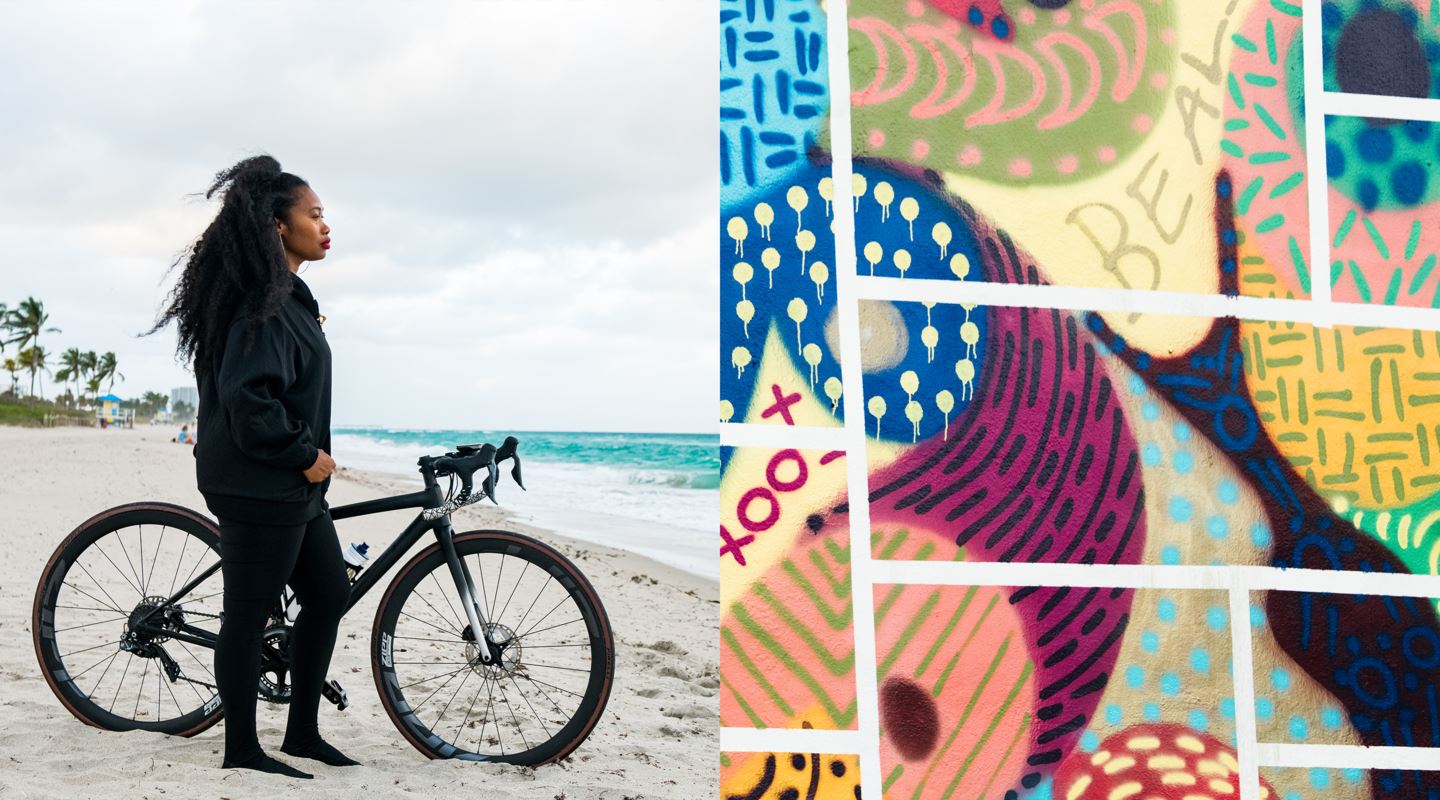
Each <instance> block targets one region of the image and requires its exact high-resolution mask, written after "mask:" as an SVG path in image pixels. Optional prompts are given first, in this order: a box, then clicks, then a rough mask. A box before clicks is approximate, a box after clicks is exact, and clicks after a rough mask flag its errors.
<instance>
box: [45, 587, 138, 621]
mask: <svg viewBox="0 0 1440 800" xmlns="http://www.w3.org/2000/svg"><path fill="white" fill-rule="evenodd" d="M65 585H66V586H70V588H72V589H75V587H74V586H71V585H70V584H68V583H66V584H65ZM75 590H76V591H79V589H75ZM55 608H71V609H74V610H76V611H113V612H115V613H117V614H125V612H124V611H121V610H120V609H118V608H96V607H95V606H62V605H58V604H57V605H56V606H55ZM125 616H127V617H128V616H130V615H129V614H125Z"/></svg>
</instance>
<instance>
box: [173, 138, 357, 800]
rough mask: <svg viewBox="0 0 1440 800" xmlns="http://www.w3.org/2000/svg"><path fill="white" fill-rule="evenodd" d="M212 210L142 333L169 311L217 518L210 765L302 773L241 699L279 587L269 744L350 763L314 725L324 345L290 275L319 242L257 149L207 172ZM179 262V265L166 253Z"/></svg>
mask: <svg viewBox="0 0 1440 800" xmlns="http://www.w3.org/2000/svg"><path fill="white" fill-rule="evenodd" d="M217 193H219V194H220V195H221V197H222V201H221V206H220V211H219V213H218V214H217V215H216V216H215V219H214V221H213V222H211V223H210V225H209V227H207V228H206V229H205V232H204V233H203V234H201V236H200V238H199V239H198V240H197V241H196V242H195V244H194V245H193V246H192V247H191V248H189V249H188V250H187V252H186V254H185V255H182V257H181V259H180V260H183V261H185V267H184V273H183V274H182V275H181V276H180V280H179V282H178V283H177V284H176V286H175V289H174V290H173V291H172V292H171V295H170V298H169V302H170V305H169V306H168V308H166V309H165V311H164V312H163V314H162V315H161V317H160V319H159V321H158V322H156V325H155V327H154V328H152V329H151V331H150V332H151V333H154V332H155V331H156V330H159V329H160V328H162V327H164V326H165V325H166V324H167V323H169V322H170V321H171V320H174V321H176V323H177V327H178V328H179V345H178V348H177V352H178V353H179V354H180V355H181V356H182V357H183V358H185V359H186V360H187V361H188V360H189V359H191V358H193V359H194V367H195V377H196V380H197V382H198V384H199V389H200V407H199V412H198V418H199V422H198V424H197V428H196V432H197V434H201V435H198V436H197V437H196V439H197V441H196V445H195V449H194V455H195V475H196V481H197V484H198V486H199V489H200V492H201V494H203V495H204V497H205V503H206V505H207V506H209V508H210V511H211V512H212V513H213V514H214V515H215V516H216V518H217V519H218V520H219V523H220V563H221V572H222V574H223V576H224V584H225V597H224V610H225V616H224V621H223V623H222V625H221V627H220V636H219V642H218V643H217V645H216V647H215V682H216V684H217V687H218V690H219V693H220V699H221V702H222V703H223V704H224V709H225V759H224V762H223V764H222V766H224V767H243V768H247V769H255V770H260V771H262V772H272V773H278V774H281V775H288V776H290V777H296V778H309V777H311V776H310V775H308V774H306V773H304V772H301V771H299V770H297V769H294V768H292V767H291V766H289V765H288V764H285V763H283V762H280V761H277V760H275V759H273V758H271V757H269V756H268V755H266V754H265V752H264V751H263V750H262V749H261V748H260V742H259V739H258V737H257V736H256V732H255V705H256V697H257V690H258V687H259V683H260V638H261V634H262V632H263V630H264V628H265V625H266V624H267V621H268V618H269V614H270V611H271V609H272V608H273V607H274V605H275V604H276V602H277V601H278V600H279V598H280V594H281V590H282V589H283V588H284V586H285V585H286V584H287V583H288V584H289V585H290V587H291V589H292V590H293V591H294V592H295V596H296V598H297V599H298V600H299V601H300V606H301V611H300V615H299V617H298V618H297V619H296V620H295V625H294V628H293V630H292V631H291V639H290V641H291V647H290V678H291V692H292V694H291V699H290V710H289V719H288V721H287V723H286V729H285V741H284V743H283V744H282V745H281V747H280V749H281V751H282V752H284V753H287V754H290V755H293V756H300V757H304V758H312V759H316V760H319V761H322V762H324V763H326V764H330V765H333V766H346V765H352V764H355V763H356V762H355V761H352V760H350V759H349V758H347V757H345V756H344V755H343V754H341V753H340V752H339V751H338V750H336V749H335V748H334V747H332V746H331V745H330V744H328V743H327V742H325V740H324V739H322V738H321V736H320V731H319V727H318V720H317V717H318V714H319V707H320V696H321V687H322V686H323V684H324V681H325V672H326V670H327V668H328V667H329V664H330V655H331V652H332V651H333V650H334V648H335V636H336V629H337V628H338V626H339V622H340V617H341V615H342V614H343V613H344V608H345V601H346V598H347V597H348V593H349V582H348V579H347V577H346V574H345V564H344V561H343V559H342V557H341V554H340V542H339V539H338V538H337V537H336V534H335V525H334V523H333V521H332V520H331V518H330V507H329V505H328V504H326V502H325V492H326V490H327V489H328V488H329V485H330V474H331V473H332V472H333V471H334V470H335V461H334V460H333V459H332V458H331V457H330V455H329V453H328V450H329V449H330V348H329V346H328V345H327V344H326V342H325V336H324V333H323V332H322V330H321V327H320V324H321V323H322V322H323V321H324V317H323V316H322V315H321V314H320V308H319V305H318V304H317V303H316V302H315V298H314V296H313V295H312V294H311V293H310V288H309V287H308V286H306V284H305V282H304V281H303V280H301V279H300V278H299V276H298V275H297V274H296V273H297V271H298V270H299V268H300V265H301V264H302V263H304V262H306V261H319V260H320V259H323V258H324V257H325V251H326V250H327V249H328V248H329V247H330V226H329V225H327V224H325V219H324V209H323V208H322V207H321V205H320V200H319V198H318V197H316V195H315V192H314V191H313V190H312V189H311V188H310V186H309V184H307V183H306V182H305V181H304V180H303V179H301V178H299V177H298V176H295V175H292V174H290V173H288V172H284V171H282V170H281V169H280V163H279V162H278V161H276V160H275V159H273V158H271V157H270V156H263V155H262V156H256V157H253V158H247V159H245V160H243V161H241V162H240V163H238V164H236V165H234V166H233V167H230V168H229V169H226V170H224V171H222V172H220V173H218V174H217V175H216V176H215V182H214V184H213V185H211V187H210V189H209V190H208V191H207V192H206V193H205V196H206V197H207V198H209V197H211V196H213V195H215V194H217ZM180 260H177V262H176V263H177V264H178V263H180Z"/></svg>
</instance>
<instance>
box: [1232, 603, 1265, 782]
mask: <svg viewBox="0 0 1440 800" xmlns="http://www.w3.org/2000/svg"><path fill="white" fill-rule="evenodd" d="M1230 664H1231V670H1230V680H1231V686H1230V691H1231V692H1232V694H1233V696H1234V698H1235V755H1236V760H1237V761H1239V762H1240V776H1239V777H1240V797H1241V798H1242V800H1251V799H1252V798H1253V800H1260V763H1259V753H1258V752H1257V750H1258V747H1259V745H1258V739H1259V735H1258V733H1257V732H1256V722H1255V654H1254V648H1253V646H1252V644H1251V641H1250V595H1249V593H1248V592H1246V591H1245V590H1244V589H1242V588H1239V587H1234V586H1232V587H1231V588H1230Z"/></svg>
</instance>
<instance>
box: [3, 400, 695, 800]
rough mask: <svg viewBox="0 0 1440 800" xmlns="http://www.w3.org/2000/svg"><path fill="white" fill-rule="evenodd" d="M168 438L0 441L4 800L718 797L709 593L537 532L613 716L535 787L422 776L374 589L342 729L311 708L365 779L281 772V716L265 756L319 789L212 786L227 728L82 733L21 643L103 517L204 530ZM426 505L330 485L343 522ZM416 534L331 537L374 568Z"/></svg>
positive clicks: (269, 728) (262, 718) (474, 509)
mask: <svg viewBox="0 0 1440 800" xmlns="http://www.w3.org/2000/svg"><path fill="white" fill-rule="evenodd" d="M172 435H173V431H171V430H170V429H168V428H161V427H157V428H136V429H134V430H104V431H102V430H97V429H77V428H57V429H25V428H10V427H4V426H0V645H3V646H0V797H6V798H8V797H26V798H28V797H66V798H71V797H79V798H86V799H87V800H89V799H90V798H109V797H116V798H119V797H124V798H134V797H152V798H153V797H162V796H163V797H167V798H174V797H181V798H190V797H197V798H198V797H212V798H213V797H231V798H242V797H262V796H270V795H273V794H275V793H278V792H283V793H285V794H286V795H294V796H302V797H342V796H343V797H352V798H353V797H359V796H362V793H363V796H365V797H367V798H368V797H391V796H402V795H414V794H426V795H440V794H449V793H451V792H454V791H455V790H462V789H463V790H468V791H469V793H470V794H471V795H472V796H485V797H494V798H509V797H514V798H544V800H551V798H560V797H564V798H570V799H573V800H590V799H591V798H596V799H598V800H608V799H612V798H613V800H621V798H631V797H633V798H642V797H643V798H662V797H663V798H669V797H673V798H695V797H712V796H714V793H715V791H716V790H715V788H714V787H715V781H716V774H717V761H716V758H717V750H718V745H719V741H718V720H717V712H718V701H717V691H718V689H717V687H718V685H719V678H718V670H717V667H716V664H717V661H718V651H717V643H718V611H717V608H718V607H717V605H716V603H717V602H718V588H717V586H716V584H714V583H711V582H708V581H705V580H704V579H702V578H698V577H695V576H693V575H690V574H688V573H685V572H681V571H679V570H675V569H672V568H669V567H666V566H663V565H660V564H657V563H655V562H653V561H650V560H648V559H646V558H644V557H642V556H638V555H634V554H631V553H626V552H623V551H619V550H613V549H608V548H605V547H601V546H599V545H594V544H590V543H584V542H574V541H571V540H566V539H562V538H560V537H558V536H554V535H552V534H549V533H547V532H544V531H536V530H534V529H533V528H532V529H528V530H527V531H526V532H528V533H531V534H538V535H539V537H540V538H542V539H544V540H545V541H547V542H549V543H551V544H553V545H555V546H557V547H558V548H559V549H560V550H562V551H563V552H565V553H566V554H567V555H568V556H570V557H571V558H572V559H574V560H575V561H576V564H577V565H578V566H579V567H580V568H581V569H582V570H583V571H584V572H585V573H586V575H587V576H588V577H589V578H590V580H591V582H592V583H593V584H594V585H595V588H596V591H597V592H598V593H599V595H600V597H601V599H602V601H603V602H604V604H605V607H606V610H607V611H608V612H609V615H610V621H611V624H612V626H613V628H614V630H615V638H616V645H617V656H616V665H615V674H616V677H615V685H614V689H613V690H612V693H611V696H610V702H609V705H608V707H607V709H606V712H605V715H604V717H603V718H602V720H601V722H600V724H599V725H598V726H597V727H596V728H595V731H594V732H593V733H592V734H591V735H590V738H589V739H587V740H586V741H585V743H584V744H583V745H581V747H580V749H579V750H577V751H576V752H575V753H574V754H573V755H571V757H570V758H569V759H567V760H566V761H565V762H563V763H560V764H552V765H549V766H545V767H540V768H538V769H530V768H517V767H510V766H505V765H494V764H474V763H463V762H455V761H431V760H429V759H427V758H425V757H424V756H422V755H421V754H420V753H419V752H418V751H416V750H415V749H414V748H412V747H411V746H410V744H409V743H408V742H406V741H405V739H404V738H403V737H402V736H401V735H400V732H399V731H398V730H396V729H395V727H394V726H393V725H392V724H391V722H390V719H389V717H388V716H386V714H385V711H384V709H383V708H382V707H381V705H380V702H379V698H378V697H377V696H376V694H375V690H374V683H373V679H372V677H371V675H370V666H369V659H368V656H367V652H368V651H367V643H368V637H369V632H370V627H371V624H372V622H373V620H374V611H375V606H376V603H377V602H378V601H379V598H380V597H381V596H382V594H383V591H382V590H383V588H384V587H383V585H382V586H379V587H377V588H376V589H375V590H372V591H371V593H370V594H369V595H367V596H366V598H365V600H364V601H363V602H362V603H361V604H360V605H359V606H358V607H357V608H356V609H354V610H353V611H352V612H351V613H350V614H349V615H347V616H346V617H345V619H344V620H343V621H342V622H341V627H340V638H339V642H338V643H337V645H336V649H335V656H334V660H333V661H332V663H331V667H330V675H331V677H334V678H337V679H339V680H340V681H341V683H342V684H343V685H344V686H345V688H346V690H347V691H348V694H349V697H350V708H349V709H347V710H346V711H344V712H337V711H336V710H335V708H334V707H333V706H331V705H330V704H328V703H322V704H321V708H320V728H321V731H322V732H323V733H324V734H325V735H326V736H327V738H329V739H330V740H331V741H333V742H335V743H336V744H337V745H339V746H340V748H341V749H342V750H343V751H344V752H345V753H347V754H348V755H350V756H352V757H354V758H356V759H358V760H360V761H361V762H363V763H364V765H365V766H361V767H351V768H333V767H327V766H325V765H322V764H319V763H318V762H314V761H308V760H304V759H293V758H289V757H286V756H283V755H281V754H279V752H278V751H279V745H280V740H281V738H282V737H283V734H284V722H285V715H284V707H283V706H271V705H269V704H267V703H263V702H262V703H260V706H259V732H260V741H261V744H262V745H263V746H264V747H266V748H267V749H268V750H269V751H270V752H271V753H272V754H275V755H277V756H279V757H281V758H285V759H286V760H288V761H289V762H290V763H292V764H294V765H295V766H297V767H299V768H301V769H303V770H306V771H309V772H314V773H315V776H316V777H315V780H313V781H289V780H286V779H281V778H275V777H271V776H268V775H261V774H258V773H254V772H250V771H246V770H221V769H218V766H219V763H220V759H221V749H222V746H223V741H224V722H221V723H220V724H219V725H216V726H215V727H213V728H211V729H209V730H208V731H205V732H204V733H202V734H200V735H198V736H196V737H193V738H190V739H182V738H178V737H171V736H164V735H161V734H151V733H142V732H130V733H114V732H110V731H101V730H97V729H94V728H91V727H89V726H87V725H84V724H82V723H81V722H80V721H79V720H77V719H75V718H74V717H73V716H71V715H70V713H69V712H68V711H66V709H65V707H64V706H62V705H61V703H60V701H59V700H58V699H57V698H56V697H55V696H54V695H53V694H52V693H51V691H50V688H49V686H48V685H47V684H46V683H45V680H44V678H42V677H41V675H40V668H39V666H38V664H37V662H36V658H35V652H34V646H33V643H32V638H31V636H32V634H31V629H30V628H31V626H30V617H31V612H32V603H33V601H34V593H35V586H36V581H37V579H38V577H39V574H40V570H41V569H42V568H43V567H44V565H45V563H46V561H47V560H48V558H49V557H50V554H51V552H52V551H53V550H54V548H55V546H56V545H57V544H58V543H59V542H60V541H61V539H63V538H64V537H65V536H66V535H67V534H69V533H70V531H72V530H73V529H74V528H75V527H76V526H77V525H79V524H80V523H81V522H83V521H84V520H85V519H87V518H88V517H90V516H91V515H93V514H95V513H96V512H99V511H101V510H103V509H106V508H109V507H112V506H116V505H120V504H122V503H127V502H132V501H137V500H165V501H169V502H174V503H179V504H181V505H184V506H188V507H190V508H193V509H195V510H197V511H200V512H201V513H207V515H208V512H207V511H206V509H205V505H204V502H203V500H202V499H201V497H200V495H199V493H198V492H197V491H196V490H195V478H194V475H195V473H194V459H193V458H192V456H191V451H190V448H189V447H186V446H182V445H178V444H173V443H171V442H170V441H169V439H170V436H172ZM341 466H342V468H343V466H344V465H343V463H342V464H341ZM419 488H420V480H419V476H418V474H417V475H416V477H415V479H414V480H413V481H410V482H408V483H407V482H402V481H397V480H396V479H395V478H392V477H389V476H380V475H375V474H365V473H358V472H356V471H353V470H344V471H343V472H342V473H340V474H339V476H338V477H337V479H336V480H335V481H333V482H332V484H331V488H330V493H329V501H330V504H331V505H332V506H338V505H342V504H345V503H351V502H356V501H358V500H364V499H369V498H373V497H378V496H383V495H389V494H398V493H401V492H409V491H415V490H417V489H419ZM502 497H503V495H502ZM412 517H413V512H410V511H406V512H403V513H401V512H391V513H387V514H381V515H376V516H370V517H362V518H358V519H350V520H342V521H340V522H339V523H337V528H338V530H339V532H340V537H341V542H342V543H344V542H346V541H350V540H355V541H359V540H361V539H365V540H368V541H369V542H370V545H371V547H372V548H374V549H373V550H372V554H373V553H374V552H378V550H379V549H382V548H383V547H384V546H385V545H387V544H389V542H390V540H391V539H392V538H393V537H394V535H395V534H396V533H398V532H399V531H400V530H401V529H402V528H403V527H404V526H405V524H406V523H407V522H408V521H409V520H410V519H411V518H412ZM454 520H455V526H456V529H457V530H459V531H464V530H469V529H472V528H478V527H486V526H496V527H510V528H512V529H516V530H520V529H522V528H523V526H522V525H520V524H518V523H514V522H506V516H505V512H504V511H503V510H502V509H500V508H496V507H494V506H490V505H488V501H487V504H486V505H478V504H477V505H475V506H470V507H468V508H466V509H462V510H461V511H460V512H458V513H457V514H456V515H455V517H454ZM432 541H433V540H432ZM427 543H428V542H427ZM422 546H424V543H422V544H421V545H417V546H416V547H415V550H417V551H418V550H419V549H420V547H422ZM402 563H403V562H402ZM392 575H393V572H392ZM389 579H390V576H387V577H386V578H385V581H384V582H385V583H388V581H389ZM481 793H484V794H481Z"/></svg>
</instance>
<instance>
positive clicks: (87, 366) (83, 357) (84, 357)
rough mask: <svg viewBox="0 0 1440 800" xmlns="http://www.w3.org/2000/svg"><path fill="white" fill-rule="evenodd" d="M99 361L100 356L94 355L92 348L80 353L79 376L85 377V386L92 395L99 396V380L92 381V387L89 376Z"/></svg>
mask: <svg viewBox="0 0 1440 800" xmlns="http://www.w3.org/2000/svg"><path fill="white" fill-rule="evenodd" d="M99 363H100V358H99V356H97V355H95V351H94V350H86V351H85V352H83V353H81V354H80V377H81V378H83V379H85V388H87V389H90V393H91V395H92V396H99V394H100V388H99V387H100V383H99V381H94V382H93V383H94V387H93V388H92V387H91V383H92V381H91V380H90V376H91V375H93V374H94V373H95V370H96V368H97V366H98V365H99ZM82 397H83V395H82Z"/></svg>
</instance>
